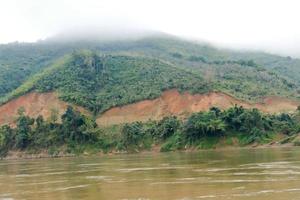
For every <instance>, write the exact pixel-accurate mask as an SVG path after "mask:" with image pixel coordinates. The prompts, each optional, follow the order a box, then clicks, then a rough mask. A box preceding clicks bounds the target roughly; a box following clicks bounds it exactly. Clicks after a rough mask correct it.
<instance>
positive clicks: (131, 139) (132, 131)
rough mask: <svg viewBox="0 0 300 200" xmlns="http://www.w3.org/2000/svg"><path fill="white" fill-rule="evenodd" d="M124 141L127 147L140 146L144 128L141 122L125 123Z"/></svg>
mask: <svg viewBox="0 0 300 200" xmlns="http://www.w3.org/2000/svg"><path fill="white" fill-rule="evenodd" d="M121 134H122V143H123V145H124V146H125V148H126V149H128V148H129V147H139V144H140V142H141V140H142V138H143V134H144V133H143V129H142V124H141V122H134V123H132V124H125V125H124V126H123V128H122V130H121Z"/></svg>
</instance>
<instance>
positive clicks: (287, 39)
mask: <svg viewBox="0 0 300 200" xmlns="http://www.w3.org/2000/svg"><path fill="white" fill-rule="evenodd" d="M299 10H300V1H299V0H181V1H180V0H147V1H146V0H0V25H1V28H0V43H7V42H12V41H35V40H38V39H41V38H45V37H48V36H51V35H53V34H56V33H58V32H62V31H63V30H66V29H71V28H73V27H87V26H88V27H93V26H98V27H99V26H100V27H106V28H107V27H108V28H112V29H114V28H116V27H117V29H119V30H120V29H123V28H124V27H131V28H139V29H142V28H146V29H152V30H158V31H163V32H166V33H171V34H175V35H179V36H185V37H191V38H195V39H200V40H205V41H208V42H212V43H215V44H219V45H223V46H227V47H234V48H250V49H260V50H265V51H269V52H274V53H281V54H284V55H291V56H298V57H300V25H299V21H300V11H299Z"/></svg>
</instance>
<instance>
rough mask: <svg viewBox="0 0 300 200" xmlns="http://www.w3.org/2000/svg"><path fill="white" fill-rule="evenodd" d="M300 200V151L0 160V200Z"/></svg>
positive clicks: (243, 151) (243, 150)
mask: <svg viewBox="0 0 300 200" xmlns="http://www.w3.org/2000/svg"><path fill="white" fill-rule="evenodd" d="M14 199H16V200H17V199H20V200H21V199H22V200H24V199H28V200H29V199H30V200H31V199H33V200H35V199H38V200H41V199H43V200H49V199H51V200H52V199H53V200H55V199H72V200H76V199H92V200H94V199H95V200H96V199H97V200H99V199H109V200H110V199H123V200H127V199H128V200H129V199H132V200H135V199H136V200H137V199H140V200H146V199H166V200H169V199H184V200H189V199H209V200H215V199H218V200H219V199H220V200H227V199H228V200H231V199H241V200H254V199H255V200H262V199H266V200H269V199H272V200H279V199H280V200H296V199H297V200H298V199H300V148H269V149H235V150H217V151H200V152H174V153H156V154H154V153H153V154H152V153H149V154H148V153H143V154H132V155H106V156H101V157H100V156H91V157H75V158H52V159H33V160H2V161H0V200H14Z"/></svg>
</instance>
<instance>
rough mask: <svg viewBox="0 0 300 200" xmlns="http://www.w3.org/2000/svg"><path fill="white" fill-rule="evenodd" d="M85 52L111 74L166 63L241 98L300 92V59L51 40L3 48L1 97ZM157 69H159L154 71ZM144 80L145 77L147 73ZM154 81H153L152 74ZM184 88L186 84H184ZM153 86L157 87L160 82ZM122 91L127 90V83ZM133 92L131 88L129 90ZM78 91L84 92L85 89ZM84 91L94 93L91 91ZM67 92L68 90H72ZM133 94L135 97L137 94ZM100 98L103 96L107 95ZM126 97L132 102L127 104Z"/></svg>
mask: <svg viewBox="0 0 300 200" xmlns="http://www.w3.org/2000/svg"><path fill="white" fill-rule="evenodd" d="M82 49H85V50H90V51H93V52H94V53H96V54H98V55H99V56H100V57H103V56H104V55H106V58H105V59H106V61H105V62H107V64H106V69H105V70H106V72H105V73H112V71H110V70H112V69H113V68H114V70H117V68H118V69H119V67H120V65H122V66H123V67H124V69H126V70H127V69H129V68H130V65H131V64H133V65H135V67H139V68H147V70H148V69H151V68H152V67H153V66H156V67H158V68H161V67H160V65H163V66H166V65H168V70H170V69H173V68H174V69H175V71H177V70H179V69H181V70H184V73H191V74H193V76H195V77H202V78H201V82H202V83H203V84H208V86H209V88H208V89H211V88H213V89H215V90H222V91H225V92H228V93H230V94H232V95H234V96H236V97H238V98H241V99H246V100H253V101H255V100H257V98H259V97H261V96H268V95H276V96H287V97H289V98H297V97H299V92H300V91H299V89H298V88H299V85H300V83H299V78H298V77H300V75H299V73H300V68H299V66H300V61H299V60H298V59H292V58H289V57H288V58H286V57H280V56H275V55H270V54H266V53H257V52H235V51H231V50H224V49H222V50H220V49H217V48H214V47H212V46H210V45H208V44H200V43H195V42H191V41H185V40H182V39H178V38H175V37H172V36H166V35H162V36H155V37H147V38H144V39H138V40H133V39H131V40H128V41H115V42H114V41H91V40H89V41H74V42H70V41H69V42H61V41H55V40H46V41H40V42H37V43H12V44H8V45H1V46H0V72H1V73H0V97H2V101H5V99H7V97H13V95H12V94H15V93H16V91H15V89H17V88H18V87H20V86H21V85H22V84H23V83H25V82H26V84H28V83H27V82H28V81H29V82H31V81H32V80H33V79H36V76H37V75H40V74H41V73H45V72H44V70H46V71H49V69H51V68H53V65H57V63H58V62H62V61H61V60H62V59H64V57H66V55H67V54H69V55H70V54H72V53H73V52H74V51H76V52H78V51H81V50H82ZM115 56H119V57H115ZM126 56H127V57H126ZM117 60H118V61H117ZM125 60H126V61H125ZM117 63H119V64H117ZM67 65H68V64H67ZM76 66H78V65H74V69H75V68H76ZM132 70H133V69H132ZM151 70H153V71H155V69H154V68H153V69H151ZM50 71H51V70H50ZM75 71H76V70H75ZM56 73H59V72H56ZM62 73H64V74H65V75H67V74H66V73H68V71H66V70H65V71H64V72H60V76H61V77H60V80H57V81H56V82H55V83H52V84H50V86H47V87H55V88H56V89H57V88H60V86H59V84H61V83H59V82H60V81H62V77H63V75H62ZM74 73H75V72H74ZM80 73H82V72H80ZM124 73H125V72H124ZM128 73H134V71H131V72H128ZM153 73H154V72H153ZM181 73H182V71H181ZM145 74H147V73H145ZM93 75H95V74H93ZM127 75H129V74H127ZM135 75H137V74H135ZM117 76H119V75H117ZM124 76H126V75H122V77H121V78H124ZM138 76H141V74H140V75H138ZM152 76H154V75H152ZM168 76H169V73H167V74H166V75H164V74H161V77H163V78H164V79H166V80H167V79H169V77H168ZM170 76H172V73H170ZM112 77H114V78H118V79H119V80H118V81H119V83H122V84H123V83H124V82H122V81H123V80H122V79H120V77H115V75H112ZM112 77H109V78H112ZM49 78H50V77H49ZM49 78H48V79H49ZM72 78H73V79H74V78H75V77H74V76H73V75H72ZM106 78H108V77H106ZM149 78H151V77H150V76H149ZM43 79H44V80H45V79H47V78H45V77H44V78H43ZM97 79H101V81H102V82H105V81H106V80H105V78H104V79H102V78H100V76H97ZM138 79H139V78H138ZM142 79H144V78H142ZM171 79H172V80H173V81H177V80H176V78H175V77H172V78H171ZM183 79H185V77H183ZM133 80H134V79H133ZM73 81H74V80H73ZM76 81H77V80H76ZM114 81H116V80H113V81H112V80H110V81H109V82H106V83H107V84H108V85H107V86H109V84H113V85H114V83H113V82H114ZM147 81H151V80H147ZM179 81H182V79H179V80H178V82H179ZM125 82H126V81H125ZM192 82H193V81H192ZM97 84H98V83H97ZM177 84H178V83H177ZM181 84H185V83H182V82H181ZM186 84H188V83H186ZM61 85H62V84H61ZM150 85H153V87H156V88H157V86H155V84H150ZM170 85H172V84H169V83H168V84H167V85H164V86H159V87H162V88H161V89H162V90H164V89H167V88H170V87H171V86H170ZM173 86H177V85H173ZM22 87H24V86H22ZM36 87H37V88H39V89H40V90H43V91H44V90H46V89H47V88H45V87H43V86H42V85H40V86H36ZM81 87H89V86H81ZM98 87H99V86H98ZM114 87H115V86H114ZM122 87H125V86H124V85H123V86H122ZM143 87H144V86H143ZM129 88H130V87H128V88H127V89H129ZM51 89H53V88H51ZM60 89H61V88H60ZM70 89H71V88H70ZM77 89H78V90H82V88H81V89H79V88H77ZM114 89H116V88H114ZM147 89H148V88H147ZM189 89H191V88H189ZM18 90H20V89H18ZM48 90H49V88H48ZM84 90H85V91H89V90H86V89H84ZM96 90H98V89H96ZM106 90H108V89H106ZM118 90H119V91H118V92H119V93H121V94H122V91H120V88H118ZM195 90H197V89H195ZM63 91H64V92H66V90H63ZM124 91H126V90H124ZM157 91H158V90H157V89H153V90H149V91H148V93H149V94H147V95H134V96H136V98H133V99H128V98H129V97H122V100H120V101H118V102H119V103H112V105H117V104H118V105H119V104H124V103H128V102H133V101H137V100H140V99H143V98H153V97H154V96H157V95H158V94H159V93H157ZM159 91H161V90H159ZM73 92H75V91H73ZM76 92H77V94H78V95H80V93H81V92H78V91H76ZM93 92H94V91H93ZM132 92H134V93H135V91H132ZM136 92H138V90H136ZM125 93H126V92H125ZM150 93H154V94H150ZM74 95H75V94H74ZM99 95H101V92H100V93H99ZM99 95H98V96H99ZM67 96H69V97H64V99H66V100H67V99H68V98H69V100H71V99H73V100H72V101H75V102H76V101H78V102H76V103H79V104H80V105H83V103H82V101H85V100H82V99H81V100H79V99H80V98H81V97H80V98H79V99H78V98H77V100H75V99H74V97H70V96H71V95H70V94H68V95H67ZM75 96H76V95H75ZM84 96H85V97H82V98H88V99H89V100H88V101H97V100H96V99H95V97H93V98H91V97H89V96H88V97H86V95H84ZM112 96H113V95H112ZM114 98H116V97H114ZM126 98H127V100H125V99H126ZM109 101H110V100H109ZM87 104H89V105H87ZM87 104H86V105H85V106H87V107H89V108H90V109H93V110H95V109H96V110H103V109H106V108H108V107H109V106H108V107H107V106H101V107H103V108H91V107H94V103H90V102H89V103H87ZM97 107H98V106H97Z"/></svg>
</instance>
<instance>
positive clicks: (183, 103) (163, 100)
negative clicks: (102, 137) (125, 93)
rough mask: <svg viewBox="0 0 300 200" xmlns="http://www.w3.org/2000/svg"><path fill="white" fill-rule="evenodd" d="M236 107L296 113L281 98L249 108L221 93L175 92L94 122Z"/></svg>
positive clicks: (294, 104)
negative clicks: (213, 107)
mask: <svg viewBox="0 0 300 200" xmlns="http://www.w3.org/2000/svg"><path fill="white" fill-rule="evenodd" d="M235 104H237V105H241V106H243V107H245V108H258V109H260V110H261V111H263V112H268V113H279V112H292V111H295V110H296V109H297V106H298V105H299V102H297V101H293V100H289V99H287V98H281V97H266V98H264V99H262V100H261V102H260V103H256V104H251V103H247V102H244V101H241V100H238V99H236V98H234V97H232V96H230V95H228V94H225V93H221V92H211V93H208V94H195V95H192V94H190V93H188V92H185V93H182V94H180V93H179V92H178V91H177V90H175V89H174V90H169V91H166V92H164V93H163V94H162V96H161V97H159V98H157V99H154V100H144V101H140V102H137V103H134V104H130V105H125V106H121V107H115V108H112V109H110V110H108V111H106V112H105V113H103V114H102V115H101V116H100V117H99V118H98V119H97V123H98V124H100V125H105V126H107V125H112V124H120V123H126V122H134V121H147V120H150V119H152V120H158V119H161V118H163V117H165V116H170V115H177V116H179V117H185V116H187V115H188V114H191V113H193V112H199V111H205V110H208V109H209V108H211V107H212V106H216V107H219V108H221V109H227V108H229V107H232V106H234V105H235Z"/></svg>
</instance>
